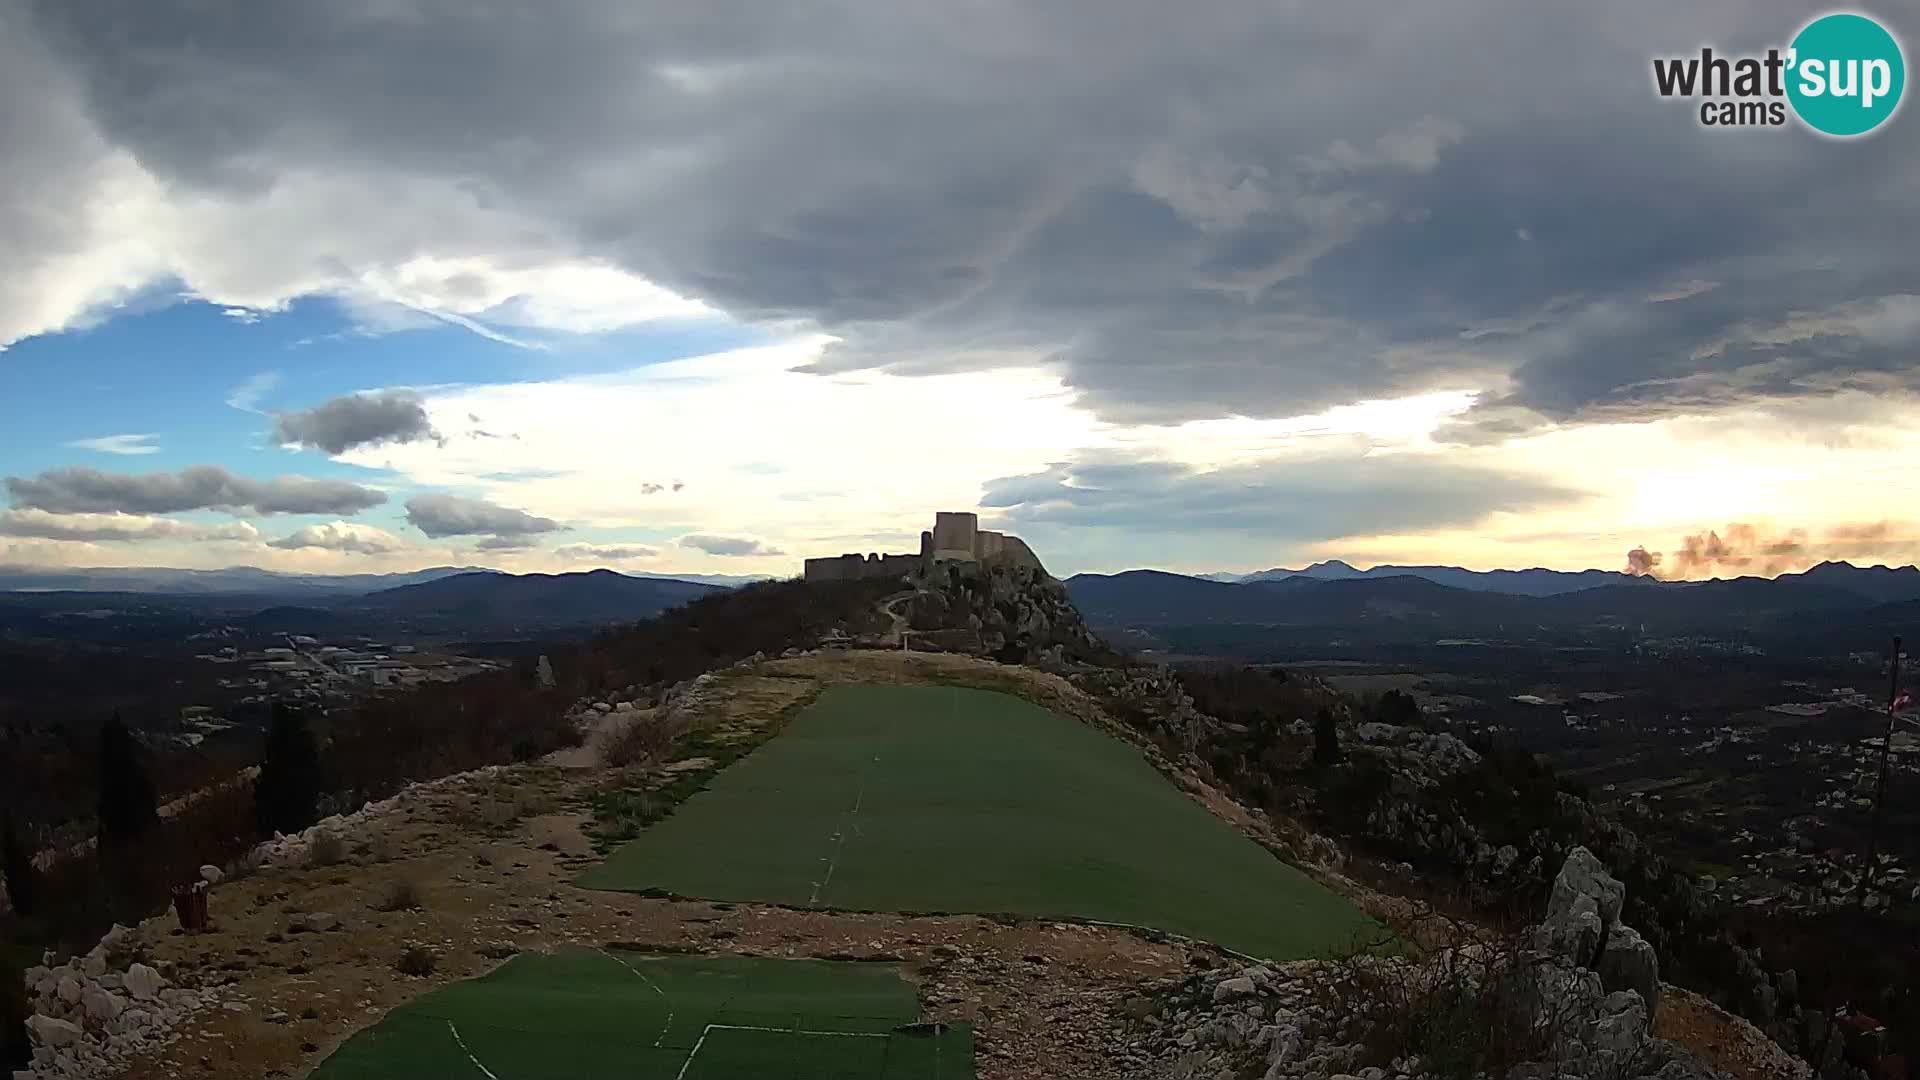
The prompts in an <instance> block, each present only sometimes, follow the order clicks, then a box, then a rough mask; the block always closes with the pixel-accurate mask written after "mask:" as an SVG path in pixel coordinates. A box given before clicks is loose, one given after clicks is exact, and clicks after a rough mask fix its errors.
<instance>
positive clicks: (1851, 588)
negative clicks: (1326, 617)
mask: <svg viewBox="0 0 1920 1080" xmlns="http://www.w3.org/2000/svg"><path fill="white" fill-rule="evenodd" d="M1200 576H1201V577H1202V578H1204V579H1205V580H1208V581H1220V582H1231V583H1246V582H1261V581H1285V580H1287V579H1289V578H1308V579H1311V580H1314V581H1351V580H1355V579H1369V578H1391V577H1417V578H1422V579H1424V580H1427V581H1431V582H1433V583H1435V584H1437V585H1449V586H1452V587H1453V588H1456V589H1470V590H1473V591H1475V592H1496V593H1508V594H1511V595H1514V596H1559V595H1560V594H1562V593H1571V592H1580V591H1582V590H1584V589H1597V588H1602V587H1604V586H1609V585H1631V586H1635V587H1644V586H1649V585H1653V586H1661V587H1665V588H1680V587H1694V586H1700V585H1706V584H1710V582H1705V581H1661V580H1659V579H1657V578H1651V577H1643V576H1636V575H1633V574H1623V573H1621V572H1620V571H1618V570H1542V569H1534V570H1466V569H1462V568H1461V567H1458V566H1394V565H1384V566H1374V567H1369V568H1367V569H1365V570H1358V569H1355V568H1354V567H1353V566H1351V565H1349V564H1348V563H1345V562H1342V561H1340V560H1339V559H1328V560H1327V561H1325V562H1317V563H1314V564H1313V565H1311V566H1308V567H1306V568H1305V569H1301V570H1286V569H1274V570H1261V571H1258V572H1256V573H1252V574H1203V575H1200ZM1744 580H1762V579H1744ZM1765 580H1773V581H1788V580H1799V581H1810V582H1814V583H1817V584H1821V585H1828V586H1831V587H1833V588H1836V589H1842V590H1844V591H1847V592H1851V593H1856V594H1858V595H1860V596H1862V597H1866V598H1868V599H1871V600H1874V601H1875V602H1878V603H1892V602H1894V601H1897V600H1914V599H1920V568H1915V567H1912V566H1899V567H1889V566H1854V565H1852V564H1850V563H1844V562H1824V563H1821V564H1820V565H1818V566H1815V567H1813V568H1812V569H1809V570H1804V571H1801V572H1800V573H1797V574H1782V575H1780V576H1779V577H1776V578H1771V579H1765Z"/></svg>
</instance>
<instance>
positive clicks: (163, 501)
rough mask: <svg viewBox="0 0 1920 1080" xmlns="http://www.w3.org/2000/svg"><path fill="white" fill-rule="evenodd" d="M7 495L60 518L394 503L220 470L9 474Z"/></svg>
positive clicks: (325, 510)
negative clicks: (83, 514) (63, 515)
mask: <svg viewBox="0 0 1920 1080" xmlns="http://www.w3.org/2000/svg"><path fill="white" fill-rule="evenodd" d="M6 484H7V491H8V493H9V494H11V495H12V496H13V504H14V505H15V506H17V507H20V508H22V509H32V510H47V511H50V512H52V513H57V514H82V513H88V514H93V513H99V514H112V513H121V514H170V513H176V512H179V511H183V510H223V511H226V512H228V513H232V514H262V515H270V514H357V513H359V512H360V511H362V510H366V509H369V508H371V507H375V506H379V505H380V504H381V503H383V502H386V501H387V497H386V495H385V494H383V493H382V492H378V491H374V490H373V489H371V488H364V487H361V486H360V485H358V484H351V483H348V482H347V481H345V480H314V479H311V478H309V477H305V476H276V477H274V478H272V479H270V480H255V479H253V478H251V477H246V476H235V475H234V474H233V473H230V472H228V471H227V470H225V469H223V468H221V467H220V466H218V465H196V466H193V467H192V468H189V469H182V470H181V471H179V472H177V473H108V472H101V471H100V470H98V469H89V468H86V467H84V466H79V467H75V468H69V469H52V470H49V471H47V472H43V473H41V474H40V475H39V476H36V477H33V478H31V479H28V478H25V477H19V476H9V477H7V479H6Z"/></svg>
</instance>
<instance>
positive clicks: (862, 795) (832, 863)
mask: <svg viewBox="0 0 1920 1080" xmlns="http://www.w3.org/2000/svg"><path fill="white" fill-rule="evenodd" d="M873 763H874V764H875V765H877V764H879V763H880V755H879V754H875V755H873ZM866 797H867V770H866V769H862V770H860V788H859V790H857V791H855V792H854V793H853V811H852V812H851V813H849V814H848V815H847V820H846V821H845V822H844V823H843V824H842V825H841V826H840V829H839V831H837V832H835V833H834V834H833V857H832V858H830V859H822V860H821V861H822V862H824V863H826V864H827V875H826V876H825V877H823V878H821V879H820V880H819V881H816V882H814V883H813V895H812V896H809V897H807V906H808V907H815V906H817V905H818V904H819V903H820V893H821V891H822V890H824V889H825V888H826V887H827V886H828V885H831V884H833V871H834V868H835V867H837V866H839V865H840V852H841V851H843V850H845V848H846V846H847V833H849V832H858V831H859V822H860V804H861V803H862V802H863V801H865V800H866Z"/></svg>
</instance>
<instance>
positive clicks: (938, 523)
mask: <svg viewBox="0 0 1920 1080" xmlns="http://www.w3.org/2000/svg"><path fill="white" fill-rule="evenodd" d="M979 533H980V515H978V514H967V513H954V512H951V511H947V510H942V511H940V512H939V513H937V514H935V515H933V557H934V559H935V560H936V561H937V560H940V559H959V560H962V561H964V562H971V561H973V560H974V559H975V558H977V557H978V556H977V554H976V552H975V549H974V545H975V541H976V538H977V537H978V536H979Z"/></svg>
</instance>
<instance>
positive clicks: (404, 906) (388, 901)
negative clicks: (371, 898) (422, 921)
mask: <svg viewBox="0 0 1920 1080" xmlns="http://www.w3.org/2000/svg"><path fill="white" fill-rule="evenodd" d="M425 906H426V903H425V901H424V900H422V898H421V893H420V886H418V885H416V884H414V883H413V882H412V881H408V880H405V879H402V880H400V881H396V882H394V883H393V884H391V885H389V886H387V891H386V894H385V895H383V896H381V897H380V899H379V900H377V901H375V902H374V905H373V910H375V911H419V910H420V909H421V908H423V907H425Z"/></svg>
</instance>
